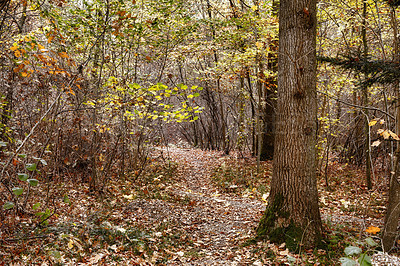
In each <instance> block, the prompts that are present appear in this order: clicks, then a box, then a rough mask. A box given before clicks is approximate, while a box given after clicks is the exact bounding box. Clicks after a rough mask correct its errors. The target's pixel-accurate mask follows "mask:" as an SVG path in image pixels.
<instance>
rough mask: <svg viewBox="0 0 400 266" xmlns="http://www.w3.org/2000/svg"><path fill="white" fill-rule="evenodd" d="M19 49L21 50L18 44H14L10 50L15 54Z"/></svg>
mask: <svg viewBox="0 0 400 266" xmlns="http://www.w3.org/2000/svg"><path fill="white" fill-rule="evenodd" d="M18 48H19V46H18V44H16V43H14V44H13V46H11V47H10V50H11V51H13V52H14V51H15V50H17V49H18Z"/></svg>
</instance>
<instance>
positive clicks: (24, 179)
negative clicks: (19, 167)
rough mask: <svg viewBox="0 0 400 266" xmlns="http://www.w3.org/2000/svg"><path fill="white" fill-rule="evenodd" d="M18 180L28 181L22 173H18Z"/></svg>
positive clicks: (26, 176)
mask: <svg viewBox="0 0 400 266" xmlns="http://www.w3.org/2000/svg"><path fill="white" fill-rule="evenodd" d="M17 175H18V179H19V180H21V181H26V180H28V175H27V174H23V173H18V174H17Z"/></svg>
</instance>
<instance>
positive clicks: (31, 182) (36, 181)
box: [27, 179, 39, 187]
mask: <svg viewBox="0 0 400 266" xmlns="http://www.w3.org/2000/svg"><path fill="white" fill-rule="evenodd" d="M27 181H28V183H29V185H31V186H33V187H34V186H37V184H38V183H39V180H37V179H28V180H27Z"/></svg>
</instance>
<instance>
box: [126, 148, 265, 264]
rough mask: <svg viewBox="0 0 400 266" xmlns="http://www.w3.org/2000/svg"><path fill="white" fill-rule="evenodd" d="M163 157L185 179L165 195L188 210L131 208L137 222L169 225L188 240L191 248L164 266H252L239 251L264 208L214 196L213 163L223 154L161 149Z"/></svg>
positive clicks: (139, 204) (162, 205)
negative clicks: (171, 194) (246, 265)
mask: <svg viewBox="0 0 400 266" xmlns="http://www.w3.org/2000/svg"><path fill="white" fill-rule="evenodd" d="M163 152H164V154H165V153H167V154H168V155H169V157H170V158H171V160H173V161H175V162H177V163H178V164H179V167H178V173H177V174H178V175H180V176H182V177H183V178H181V181H179V182H177V183H175V184H173V185H172V186H170V187H169V188H168V189H169V191H170V192H171V193H174V194H175V195H177V196H179V197H180V198H183V199H184V201H185V202H186V204H184V205H182V204H179V203H173V202H172V203H171V202H166V201H162V200H151V201H146V200H137V201H135V202H132V203H131V204H130V207H129V208H131V209H132V210H135V212H136V213H140V217H137V218H138V219H141V220H143V219H145V220H147V222H149V223H157V222H160V221H162V222H163V223H168V224H169V225H172V226H173V230H176V231H179V232H184V233H185V234H186V235H187V236H188V237H189V238H190V243H191V244H190V245H188V246H186V247H185V250H181V251H180V252H181V253H179V252H177V254H178V255H175V256H172V259H171V260H169V262H168V264H172V265H238V264H249V263H250V264H251V263H253V262H254V256H252V254H251V252H250V251H249V250H247V249H246V248H243V247H240V246H239V245H240V244H243V242H245V240H246V239H249V238H251V237H252V236H253V234H254V228H255V227H256V226H257V224H258V221H259V219H260V218H261V215H262V213H263V212H264V210H265V205H264V204H263V203H262V202H260V201H259V200H254V199H250V198H244V197H240V196H238V195H234V194H224V193H222V192H220V191H219V190H218V188H217V187H216V186H215V185H214V184H213V182H212V180H211V179H210V171H211V168H212V167H213V166H215V165H216V160H223V159H224V157H223V156H222V155H221V153H218V152H210V151H201V150H194V149H180V148H169V149H168V150H165V149H164V150H163ZM138 210H140V211H139V212H138ZM182 252H183V253H182ZM179 254H192V256H187V255H185V256H179ZM172 255H174V254H172Z"/></svg>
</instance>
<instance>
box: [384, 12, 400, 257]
mask: <svg viewBox="0 0 400 266" xmlns="http://www.w3.org/2000/svg"><path fill="white" fill-rule="evenodd" d="M390 15H391V24H392V28H393V31H394V32H393V33H394V34H393V36H394V61H395V62H397V63H399V62H400V55H399V52H400V47H399V46H400V41H399V38H398V31H397V29H398V25H397V19H396V10H395V9H394V8H392V10H391V13H390ZM394 88H395V91H396V96H397V101H398V102H397V105H396V106H397V107H396V133H397V134H399V133H400V106H399V103H400V100H399V97H400V91H399V81H396V82H395V86H394ZM395 155H396V161H395V164H394V174H392V175H391V177H390V181H389V200H388V205H387V210H386V216H385V227H384V229H383V236H382V243H383V251H385V252H389V251H391V249H392V248H393V246H394V244H395V241H396V239H397V238H398V235H399V234H398V230H397V228H398V225H399V217H400V144H399V143H397V149H396V153H395ZM392 171H393V170H392Z"/></svg>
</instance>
